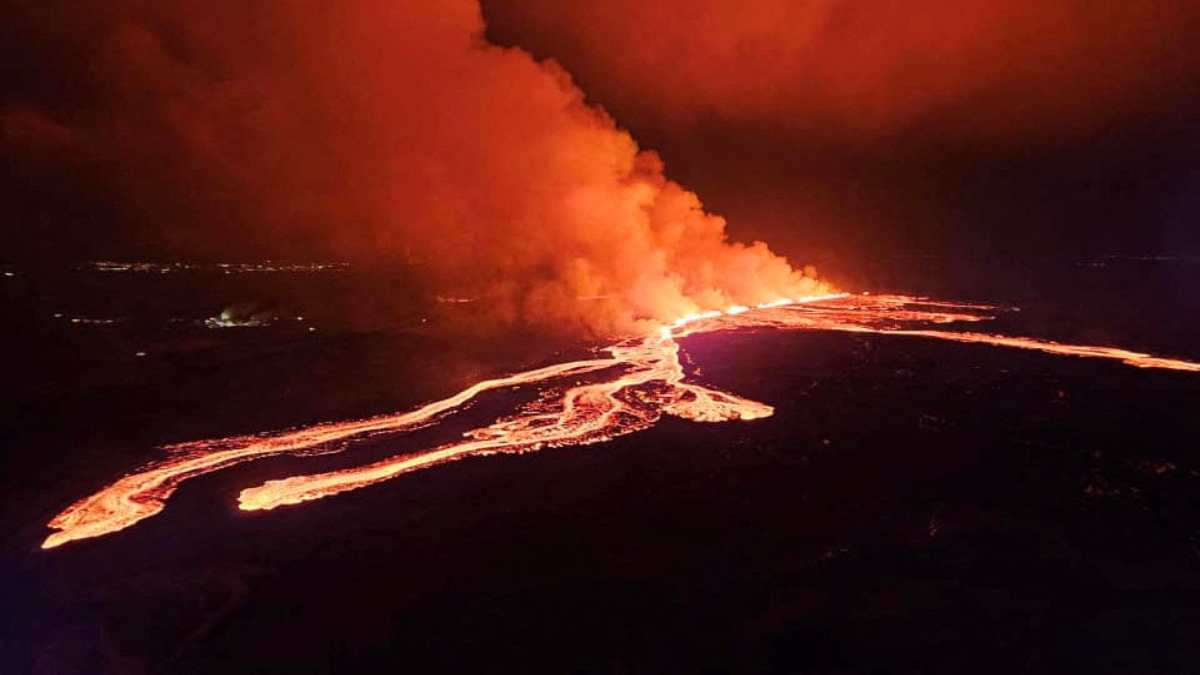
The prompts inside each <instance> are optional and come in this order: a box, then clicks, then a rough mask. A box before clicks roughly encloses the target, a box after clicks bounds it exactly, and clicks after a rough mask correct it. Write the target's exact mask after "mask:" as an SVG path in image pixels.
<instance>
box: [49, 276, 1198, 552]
mask: <svg viewBox="0 0 1200 675" xmlns="http://www.w3.org/2000/svg"><path fill="white" fill-rule="evenodd" d="M994 309H995V308H994V307H989V306H986V305H978V304H968V303H953V302H940V301H930V300H926V299H922V298H913V297H909V296H901V295H867V294H863V295H853V296H852V295H848V294H835V295H825V296H819V297H808V298H802V299H797V300H791V299H786V298H783V299H779V300H776V301H773V302H768V303H763V304H760V305H758V306H757V307H756V308H753V309H752V308H748V307H742V306H733V307H729V308H727V309H726V310H725V311H724V312H720V311H710V312H705V313H698V314H693V315H689V316H686V317H683V318H681V319H679V320H677V321H675V322H674V323H672V324H670V325H668V326H664V327H662V328H661V329H660V330H659V331H657V332H655V333H653V334H651V335H650V336H647V337H644V338H639V339H632V340H627V341H624V342H620V343H618V344H616V345H613V346H612V347H609V348H608V349H607V352H608V354H609V357H608V358H596V359H588V360H581V361H572V362H568V363H562V364H556V365H551V366H547V367H544V368H538V369H535V370H530V371H526V372H523V373H517V374H515V375H510V376H507V377H501V378H496V379H492V380H485V381H482V382H479V383H477V384H475V385H473V386H471V387H469V388H467V389H465V390H463V391H461V392H459V393H458V394H455V395H454V396H451V397H449V398H446V399H443V400H441V401H437V402H434V403H430V404H428V405H426V406H424V407H422V408H420V409H418V410H414V411H412V412H407V413H403V414H397V415H388V416H383V417H376V418H371V419H366V420H355V421H350V422H340V423H330V424H320V425H316V426H312V427H308V428H304V429H299V430H295V431H289V432H284V433H280V434H275V435H261V436H239V437H233V438H227V439H220V440H210V441H198V442H194V443H186V444H183V445H178V446H173V447H171V448H169V450H170V454H169V455H168V456H167V458H165V459H163V460H161V461H159V462H156V463H154V464H152V465H150V466H148V467H146V468H145V469H143V470H141V471H138V472H137V473H134V474H131V475H128V476H125V477H124V478H121V479H120V480H118V481H117V482H115V483H113V484H112V485H109V486H108V487H106V488H104V489H103V490H101V491H100V492H98V493H96V494H94V495H92V496H90V497H87V498H85V499H83V500H81V501H79V502H77V503H76V504H74V505H72V506H71V507H70V508H68V509H67V510H65V511H63V512H62V513H61V514H59V515H58V516H57V517H56V518H54V520H52V521H50V523H49V527H51V528H52V529H55V530H58V531H57V532H55V533H53V534H51V535H50V536H49V537H47V538H46V540H45V542H44V543H43V544H42V547H43V548H52V547H55V546H59V545H61V544H64V543H66V542H69V541H74V540H76V539H84V538H88V537H97V536H100V535H104V534H109V533H112V532H116V531H119V530H122V529H125V528H127V527H129V526H131V525H133V524H135V523H137V522H139V521H141V520H144V519H145V518H149V517H151V516H153V515H155V514H157V513H158V512H160V511H161V510H162V509H163V506H164V503H165V501H166V499H167V498H169V497H170V496H171V494H172V493H173V492H174V491H175V489H176V488H178V487H179V485H180V484H181V483H182V482H183V481H185V480H187V479H189V478H194V477H196V476H200V475H203V474H206V473H209V472H212V471H216V470H218V469H223V468H226V467H229V466H232V465H234V464H238V463H241V462H246V461H250V460H254V459H259V458H262V457H269V456H272V455H279V454H305V453H313V452H319V451H336V450H339V449H340V448H339V447H337V446H336V445H335V444H338V443H345V442H348V441H351V440H355V439H361V438H364V437H367V436H374V435H378V434H384V433H398V432H404V431H409V430H412V429H414V428H417V427H420V426H424V425H428V424H431V423H433V422H434V421H436V419H437V418H438V417H439V416H442V415H445V414H449V413H452V412H455V411H457V410H458V409H460V407H461V406H462V405H463V404H464V403H466V402H468V401H470V400H471V399H473V398H474V397H476V396H477V395H479V394H480V393H482V392H485V391H488V390H491V389H496V388H500V387H510V386H520V385H542V386H550V385H552V383H554V382H555V381H557V380H561V379H562V378H565V377H576V376H579V375H583V374H588V373H591V374H593V376H594V377H595V378H596V379H598V381H596V382H591V383H584V384H576V385H575V386H572V387H569V388H567V389H565V390H564V391H562V392H561V393H555V392H553V391H550V392H548V395H547V396H544V397H543V398H542V399H540V400H539V401H538V402H536V403H533V404H530V405H528V406H525V407H524V408H523V409H521V410H520V411H518V412H517V413H516V414H514V415H512V416H510V417H505V418H502V419H500V420H497V421H496V422H495V423H493V424H491V425H489V426H486V427H482V428H479V429H475V430H473V431H470V432H468V433H467V434H466V435H465V438H464V440H462V441H459V442H456V443H451V444H448V445H444V446H441V447H438V448H434V449H431V450H426V451H421V452H416V453H406V454H403V455H397V456H395V457H392V458H388V459H385V460H382V461H379V462H375V463H372V464H368V465H365V466H360V467H354V468H349V469H343V470H340V471H331V472H327V473H320V474H312V475H301V476H292V477H290V478H285V479H282V480H273V481H268V482H266V483H264V484H262V485H260V486H257V487H252V488H248V489H246V490H243V491H242V493H241V495H240V497H239V499H238V502H239V506H240V507H241V508H242V509H243V510H261V509H273V508H275V507H277V506H284V505H288V504H298V503H300V502H304V501H310V500H314V499H320V498H322V497H328V496H331V495H335V494H338V493H341V492H346V491H349V490H354V489H357V488H360V487H364V486H367V485H372V484H375V483H379V482H382V481H385V480H388V479H390V478H394V477H396V476H398V475H400V474H403V473H407V472H409V471H414V470H417V469H422V468H425V467H429V466H432V465H434V464H438V463H442V462H446V461H449V460H455V459H461V458H463V457H467V456H470V455H479V454H488V453H498V452H505V453H519V452H529V451H533V450H539V449H542V448H547V447H559V446H564V445H582V444H587V443H599V442H602V441H606V440H609V439H611V438H615V437H617V436H621V435H625V434H630V433H633V432H636V431H640V430H642V429H646V428H649V427H651V426H653V425H654V424H655V423H656V422H657V421H658V420H659V419H660V418H661V417H662V415H663V414H668V415H675V416H677V417H683V418H686V419H690V420H695V421H698V422H722V421H728V420H753V419H758V418H762V417H767V416H769V415H771V414H772V412H773V409H772V408H771V406H769V405H766V404H763V403H758V402H755V401H750V400H747V399H744V398H740V397H738V396H735V395H732V394H728V393H724V392H720V391H716V390H713V389H709V388H707V387H703V386H701V385H698V384H694V383H690V382H686V381H685V379H684V378H685V373H684V371H683V367H682V365H681V364H680V361H679V343H678V342H677V341H676V340H677V338H680V337H683V336H686V335H689V334H693V333H699V332H709V331H714V330H725V329H735V328H752V327H763V328H778V329H807V330H833V331H845V332H854V333H881V334H889V335H905V336H913V337H925V338H934V339H940V340H951V341H955V342H968V343H979V344H988V345H994V346H1002V347H1012V348H1019V349H1030V350H1036V351H1041V352H1047V353H1051V354H1060V355H1067V356H1080V357H1090V358H1105V359H1114V360H1117V361H1121V362H1123V363H1126V364H1129V365H1132V366H1137V367H1139V368H1165V369H1171V370H1182V371H1192V372H1200V363H1194V362H1191V361H1182V360H1178V359H1169V358H1162V357H1157V356H1152V355H1149V354H1143V353H1139V352H1133V351H1129V350H1124V349H1117V348H1112V347H1096V346H1086V345H1064V344H1059V343H1056V342H1050V341H1045V340H1037V339H1033V338H1025V337H1009V336H1003V335H991V334H987V333H977V332H955V331H946V330H930V329H924V328H912V327H906V326H908V325H912V324H916V325H920V324H925V325H928V324H938V325H941V324H949V323H962V322H982V321H987V320H989V319H990V318H991V317H989V316H987V315H986V312H988V311H990V310H994ZM607 372H611V374H609V375H605V373H607Z"/></svg>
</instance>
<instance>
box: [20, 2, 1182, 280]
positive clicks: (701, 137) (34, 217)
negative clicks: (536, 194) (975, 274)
mask: <svg viewBox="0 0 1200 675" xmlns="http://www.w3.org/2000/svg"><path fill="white" fill-rule="evenodd" d="M155 4H156V3H148V2H138V1H125V2H118V3H98V2H83V3H80V2H59V1H51V2H44V1H34V0H24V1H22V0H18V1H17V2H16V3H15V4H13V3H9V5H8V9H6V10H4V14H5V19H4V21H2V22H0V25H2V28H0V123H2V124H0V127H2V129H3V145H2V146H0V154H2V156H3V165H4V171H5V172H6V174H7V177H6V179H5V180H4V181H3V186H2V187H0V190H2V194H0V198H2V199H3V201H4V203H5V205H6V207H5V219H6V222H7V223H8V226H7V227H5V228H4V234H3V240H2V241H0V245H2V246H3V250H4V251H5V255H4V257H5V258H9V259H11V260H14V261H18V262H19V261H25V260H40V261H55V260H59V259H76V258H80V257H107V258H120V257H129V256H139V257H160V258H161V257H188V256H196V257H216V258H222V257H223V258H232V259H246V258H253V257H256V256H264V255H267V256H271V255H273V256H281V257H325V256H331V255H332V256H342V257H347V256H348V257H352V258H353V257H355V255H359V254H361V253H362V251H363V250H364V249H367V250H371V251H378V250H380V249H381V248H382V249H389V250H391V251H398V250H411V247H412V246H413V243H412V241H407V240H406V239H411V240H417V239H420V238H421V237H425V236H428V235H427V234H426V233H424V232H422V231H421V230H419V229H418V230H403V231H402V233H401V234H399V235H395V236H390V237H388V238H387V242H386V243H385V244H380V237H378V236H377V235H373V236H372V238H371V239H370V241H371V243H370V245H369V246H366V247H363V246H358V245H348V246H347V245H344V244H345V240H346V239H347V237H346V236H345V234H344V233H345V232H346V231H347V230H348V229H353V228H354V227H357V225H352V224H350V223H358V222H361V221H369V220H372V219H373V218H374V214H375V213H377V212H378V211H379V207H378V202H379V201H380V200H379V199H376V198H374V197H370V198H367V197H363V196H362V195H363V193H362V192H359V191H357V190H358V188H360V187H361V186H362V185H364V184H366V183H369V182H371V181H372V180H373V179H374V177H377V176H379V175H380V174H381V172H380V171H378V170H377V169H378V166H379V163H380V161H381V160H380V159H379V158H378V157H377V156H376V155H375V154H373V153H374V152H375V146H376V145H377V143H376V141H378V140H379V137H380V135H381V133H384V132H380V129H384V128H385V127H390V128H403V127H404V126H405V125H406V124H408V123H409V120H408V118H407V117H406V113H405V112H404V111H405V110H410V109H412V108H414V107H420V106H421V105H422V104H421V102H420V101H419V100H416V101H414V100H411V99H406V98H405V97H404V96H403V95H402V93H401V92H397V91H392V90H390V89H388V90H387V91H383V89H387V87H386V85H382V84H381V81H382V80H383V79H384V78H387V77H388V73H389V72H390V71H392V70H395V71H398V74H397V75H396V77H397V78H398V80H399V81H401V82H407V81H408V80H407V79H406V78H408V79H412V78H418V79H419V78H420V77H422V75H421V73H420V66H421V65H422V64H423V63H425V61H423V58H424V57H423V56H422V55H423V53H425V52H428V51H429V50H430V49H431V47H430V46H429V45H426V44H425V43H423V42H422V41H421V40H420V39H418V40H414V39H413V35H414V34H415V33H416V34H422V35H425V34H428V35H433V34H434V33H435V31H433V30H432V29H430V30H428V31H427V30H426V27H424V26H420V25H419V24H421V23H422V22H424V21H426V20H428V21H429V22H431V23H433V22H436V21H439V20H442V19H445V15H449V14H453V13H454V12H459V11H462V12H465V13H468V14H469V13H471V12H472V11H473V10H472V8H470V7H467V5H469V3H460V4H462V5H463V6H464V7H465V9H462V10H460V9H454V10H450V9H446V8H445V7H442V8H440V9H438V10H437V11H430V10H412V9H409V10H404V11H408V12H409V15H408V16H406V17H402V18H401V19H398V23H397V24H396V26H395V32H394V33H393V38H394V41H395V42H397V43H405V44H407V45H408V47H406V48H399V47H397V48H396V49H397V50H398V51H389V50H391V49H392V47H391V46H384V45H383V42H380V43H379V44H376V43H375V42H373V41H372V40H374V39H375V38H367V39H364V38H363V37H362V36H361V35H356V34H355V33H354V32H352V31H343V32H341V33H338V32H337V30H333V31H331V33H330V36H328V39H327V40H316V41H314V40H313V39H311V35H310V33H311V32H312V30H314V29H315V28H319V27H320V26H322V25H328V26H335V27H336V26H337V23H336V21H333V22H331V21H330V19H329V17H324V18H322V17H321V16H320V15H321V14H322V13H323V11H324V10H321V9H319V7H320V3H303V2H302V3H291V4H289V6H288V8H287V9H278V8H273V7H271V3H262V2H250V3H236V7H233V8H224V9H219V10H218V9H211V8H209V7H208V5H207V3H195V2H184V3H179V4H178V5H173V7H172V8H169V9H164V8H161V7H158V8H156V7H154V5H155ZM354 4H355V5H356V6H357V5H361V6H364V7H367V8H368V9H369V8H370V7H371V6H372V5H379V7H380V8H382V7H385V6H386V3H379V2H365V3H354ZM393 4H399V5H404V6H406V7H407V6H408V5H410V4H411V3H393ZM1046 4H1047V3H1040V2H1033V1H1032V0H1028V1H1026V0H1022V1H1020V2H979V1H977V2H967V3H955V7H954V8H948V7H947V6H946V3H943V2H935V1H933V0H929V1H922V2H918V3H915V4H914V3H904V4H903V5H897V6H895V7H891V8H885V7H884V6H883V4H882V3H840V2H832V1H819V2H813V3H806V4H804V5H802V6H795V7H793V5H795V3H790V2H763V3H755V4H753V5H747V4H746V3H740V2H739V3H733V2H701V3H696V2H655V3H640V2H633V1H629V2H624V1H622V2H605V3H572V2H556V1H551V0H546V1H535V2H509V1H506V0H490V1H486V2H484V3H483V7H482V13H483V17H484V18H485V19H486V21H487V29H486V30H487V32H486V35H487V39H488V40H490V41H491V42H493V43H496V44H500V45H506V46H516V47H519V48H521V49H523V50H527V51H528V52H530V53H531V54H532V55H533V56H535V57H536V58H537V59H546V58H551V59H554V60H556V61H557V62H559V63H560V64H561V65H562V66H563V67H564V68H565V69H566V70H567V71H568V72H569V73H570V74H571V76H572V77H573V78H574V80H575V81H576V82H577V83H578V85H579V86H580V88H581V89H582V90H583V92H585V94H586V97H587V100H588V101H589V102H590V103H593V104H597V105H599V106H602V107H603V108H604V109H605V110H607V111H608V112H609V113H610V114H611V115H612V116H613V118H614V119H615V122H616V124H617V125H619V126H620V127H622V128H624V129H627V130H628V131H629V132H630V133H631V134H632V136H633V137H634V138H635V139H636V140H637V142H638V144H639V145H640V147H642V148H648V149H654V150H657V151H658V152H659V153H660V154H661V156H662V158H663V160H664V161H665V165H666V169H665V173H666V175H667V176H668V177H669V178H671V179H672V180H675V181H678V182H679V183H680V184H682V185H683V186H685V187H686V188H688V189H690V190H693V191H695V192H696V193H697V194H698V195H699V196H700V198H701V199H702V200H703V202H704V204H705V207H706V208H707V209H708V210H709V211H711V212H713V213H717V214H721V215H723V216H725V217H726V218H727V219H728V221H729V232H730V234H731V236H732V237H733V238H736V239H741V240H753V239H763V240H765V241H767V242H768V243H769V244H770V245H771V246H772V248H773V249H774V250H776V251H777V252H779V253H782V254H784V255H787V256H788V257H789V258H790V259H792V260H793V261H794V262H797V263H800V264H804V263H808V262H816V263H817V264H818V266H820V265H821V263H822V262H825V263H826V264H828V263H829V262H830V261H833V262H834V264H835V266H836V264H837V262H838V261H842V262H846V261H852V260H855V259H867V258H872V259H875V258H887V257H889V256H893V255H896V254H900V255H908V254H922V253H927V254H936V255H951V256H953V255H971V256H988V255H1004V256H1015V257H1020V256H1031V255H1033V256H1059V255H1064V256H1076V255H1099V254H1108V253H1120V254H1195V253H1200V234H1197V230H1196V227H1195V225H1194V221H1195V219H1196V217H1197V215H1198V214H1200V169H1198V168H1197V165H1196V160H1195V157H1196V156H1197V149H1200V148H1198V145H1200V143H1198V141H1200V121H1198V120H1200V115H1198V113H1200V51H1197V50H1196V49H1194V45H1193V44H1192V43H1193V37H1194V36H1195V35H1197V34H1200V9H1198V8H1197V5H1196V4H1195V3H1191V2H1186V1H1182V0H1181V1H1179V2H1170V1H1166V0H1159V1H1140V2H1124V3H1108V4H1112V5H1114V6H1104V7H1097V6H1096V3H1089V2H1082V1H1071V2H1060V3H1050V4H1052V5H1053V7H1047V6H1045V5H1046ZM231 7H232V6H231ZM377 9H378V8H377ZM379 11H380V12H386V11H390V9H389V10H384V9H379ZM326 13H328V12H326ZM309 16H311V17H312V18H311V20H309V19H308V18H307V17H309ZM297 17H299V18H297ZM471 29H472V30H478V26H477V25H473V26H472V28H471ZM438 39H440V38H434V42H436V41H437V40H438ZM431 44H432V43H431ZM148 45H149V46H148ZM334 54H341V55H343V56H345V57H346V58H347V59H348V60H358V61H363V62H368V61H369V62H370V63H372V64H375V65H376V66H378V68H377V69H376V70H371V71H369V72H368V71H359V70H353V71H351V72H354V73H358V74H359V75H361V77H360V78H359V79H358V80H357V81H354V77H356V76H350V77H347V76H346V75H345V72H340V71H339V70H338V67H340V66H337V65H336V64H335V65H330V64H333V63H334V62H336V61H338V59H337V58H333V55H334ZM347 55H348V56H347ZM402 62H403V63H407V65H403V66H401V65H399V64H401V63H402ZM434 62H436V58H430V59H429V61H428V63H434ZM435 71H436V68H434V67H430V73H428V75H429V76H430V77H436V78H445V79H446V80H447V81H448V82H449V84H448V85H447V86H448V87H451V88H459V89H466V88H470V87H474V86H475V85H474V84H472V83H470V82H457V83H456V82H454V78H455V77H456V75H455V74H454V72H435ZM451 71H452V69H451ZM330 78H337V79H339V80H340V81H341V82H342V83H343V84H342V86H337V87H332V86H326V85H325V84H315V85H314V84H313V83H314V82H318V83H319V82H320V81H322V80H329V79H330ZM373 89H380V90H381V91H379V92H378V93H376V92H374V91H373ZM401 89H402V88H401ZM214 92H215V93H214ZM214 96H217V97H223V98H219V99H218V102H217V103H213V104H212V105H211V106H208V105H207V104H206V103H205V102H211V101H213V100H214ZM356 97H361V98H362V100H363V101H367V102H366V103H363V102H361V101H356ZM263 102H265V103H263ZM495 103H496V102H495V101H488V100H485V101H483V102H482V103H480V106H481V107H480V108H479V109H478V110H476V111H472V112H469V113H468V112H467V111H466V110H465V108H466V107H467V106H458V107H457V108H455V109H464V115H466V114H470V115H477V114H478V115H487V114H495V115H498V116H508V115H513V114H514V113H513V111H512V110H509V109H506V108H505V104H504V103H503V102H500V103H499V104H495ZM260 104H262V105H260ZM491 104H495V105H491ZM397 111H398V112H397ZM181 120H182V121H181ZM229 120H237V122H236V123H231V122H229ZM364 120H366V121H364ZM260 127H261V128H266V127H273V128H274V130H273V131H271V132H270V133H267V132H263V131H262V129H261V128H260ZM353 127H357V128H358V129H360V130H361V133H358V132H355V131H354V130H353V129H352V128H353ZM386 133H388V134H390V133H391V132H390V131H389V132H386ZM471 133H480V132H479V131H478V130H474V131H472V132H471ZM484 133H489V132H484ZM497 133H500V132H497ZM513 133H514V134H517V133H519V130H518V131H514V132H513ZM459 135H460V136H464V135H466V134H459ZM520 140H521V139H520V138H519V137H517V138H515V139H514V141H515V142H520ZM381 143H382V144H384V145H388V147H389V148H391V149H390V152H393V153H396V154H397V155H399V156H402V155H403V153H404V152H405V150H404V148H405V144H404V142H402V141H399V140H397V139H396V138H390V139H389V140H386V141H381ZM229 148H237V149H239V151H238V152H227V151H226V150H227V149H229ZM239 153H241V154H239ZM435 154H436V153H435ZM448 154H449V153H448ZM242 155H244V156H242ZM299 165H304V166H305V168H304V170H303V171H300V170H297V169H294V168H293V167H295V166H299ZM505 172H508V170H507V169H505ZM478 179H479V181H480V182H487V181H489V180H490V179H489V177H488V172H487V171H483V172H482V173H481V174H480V175H479V176H478ZM463 184H464V185H465V186H467V187H469V186H470V181H469V179H464V180H463ZM343 192H344V193H345V194H342V193H343ZM401 192H402V194H400V195H399V196H396V195H392V196H391V197H390V198H391V199H392V200H393V202H402V201H403V200H404V199H412V198H413V197H412V195H413V194H418V195H419V194H420V193H419V191H418V192H413V193H409V192H405V191H401ZM318 193H319V194H320V195H321V196H320V197H319V198H314V199H313V202H314V203H312V204H301V203H298V202H302V201H304V199H305V197H304V196H303V195H304V194H318ZM281 196H283V197H282V199H281ZM283 200H287V201H288V202H289V204H288V208H287V209H280V208H277V206H278V203H279V202H281V201H283ZM327 203H328V204H333V203H336V204H343V205H344V204H352V207H346V208H342V207H338V208H326V204H327ZM264 204H265V205H266V206H264ZM389 217H390V218H393V219H396V218H395V217H394V216H389ZM496 217H497V218H502V217H504V211H503V209H502V210H500V213H499V214H498V215H496ZM331 233H337V234H331ZM418 247H419V244H418ZM368 257H370V256H368Z"/></svg>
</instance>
